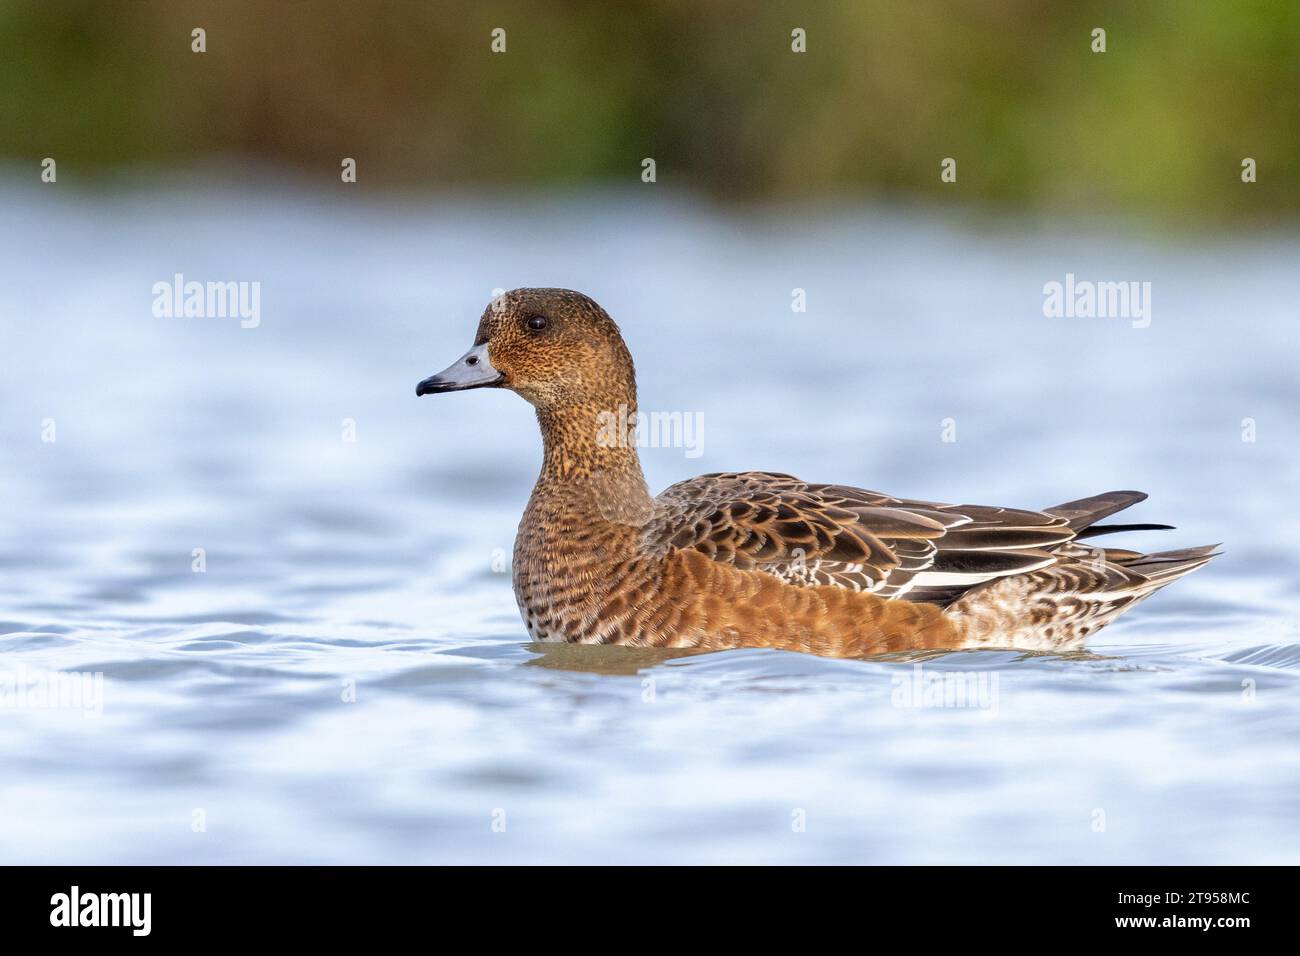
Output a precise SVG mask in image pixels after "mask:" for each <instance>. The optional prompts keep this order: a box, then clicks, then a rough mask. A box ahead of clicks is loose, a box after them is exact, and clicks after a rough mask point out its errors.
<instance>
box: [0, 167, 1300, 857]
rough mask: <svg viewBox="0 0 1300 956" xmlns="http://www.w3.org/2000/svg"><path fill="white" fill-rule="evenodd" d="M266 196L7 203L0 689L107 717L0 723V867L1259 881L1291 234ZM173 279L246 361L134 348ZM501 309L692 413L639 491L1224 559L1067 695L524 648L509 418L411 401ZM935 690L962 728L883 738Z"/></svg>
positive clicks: (580, 201) (1273, 682)
mask: <svg viewBox="0 0 1300 956" xmlns="http://www.w3.org/2000/svg"><path fill="white" fill-rule="evenodd" d="M259 179H266V177H264V176H259V175H252V174H250V175H249V177H248V178H247V180H246V182H245V183H244V184H243V185H239V186H231V185H229V184H225V185H216V184H207V185H200V186H194V185H185V184H176V185H170V186H165V187H162V188H157V187H153V188H150V189H126V190H123V191H120V192H114V193H108V194H79V193H77V192H76V191H75V190H74V188H73V187H71V186H65V185H63V184H62V183H60V185H58V186H57V187H44V188H42V189H32V188H28V187H26V186H23V187H19V186H17V185H13V184H12V180H11V181H10V182H11V185H8V186H4V187H0V208H3V210H4V227H3V231H2V232H0V245H2V247H3V248H2V251H3V255H2V256H0V318H2V319H3V336H4V338H3V341H2V342H0V348H2V349H3V355H4V365H3V377H2V378H0V439H2V441H0V447H3V452H4V461H3V468H2V469H0V501H3V504H4V520H3V521H2V522H0V620H2V621H3V625H2V626H0V654H2V655H3V657H2V658H0V664H2V665H3V670H4V671H5V672H6V673H7V674H9V675H14V674H17V673H20V672H21V673H24V674H28V675H37V676H38V677H39V676H40V675H45V674H47V673H48V672H50V671H59V672H66V673H79V672H89V673H102V675H103V687H102V694H103V696H102V713H100V714H99V716H87V715H86V713H84V712H83V711H84V710H90V711H92V712H93V711H94V710H95V709H96V708H95V707H94V706H89V705H88V706H87V707H83V708H82V709H78V708H76V707H64V708H60V709H42V708H38V707H34V706H26V707H13V706H10V707H6V708H4V709H0V753H3V755H4V766H5V771H4V774H3V776H2V778H0V860H3V861H4V862H27V863H235V862H254V863H290V862H308V863H451V862H473V863H489V862H538V861H554V862H566V863H567V862H619V863H630V862H672V861H683V862H885V863H920V862H959V863H990V862H998V863H1016V862H1022V863H1023V862H1076V863H1216V862H1243V863H1247V862H1249V863H1263V862H1269V863H1295V862H1297V861H1300V827H1298V826H1297V816H1298V815H1300V796H1298V794H1300V787H1297V783H1300V753H1298V751H1297V748H1296V731H1297V729H1298V727H1300V634H1298V633H1297V625H1296V610H1297V606H1298V605H1300V600H1298V598H1297V583H1298V578H1300V569H1298V567H1297V561H1296V559H1295V550H1294V547H1295V545H1294V542H1295V541H1296V540H1297V539H1298V538H1300V519H1297V511H1296V508H1295V506H1294V498H1293V494H1292V493H1293V491H1294V487H1295V479H1296V475H1297V470H1296V464H1297V451H1296V449H1297V448H1300V442H1297V438H1298V437H1300V436H1298V435H1297V424H1296V418H1295V410H1296V397H1297V384H1296V377H1297V376H1296V370H1297V358H1298V349H1297V345H1298V344H1300V343H1298V342H1297V333H1296V328H1297V323H1296V311H1297V306H1296V303H1297V302H1298V301H1300V296H1298V293H1300V279H1298V275H1297V270H1296V268H1295V265H1296V262H1297V261H1298V259H1297V254H1298V253H1300V242H1298V241H1297V238H1296V237H1295V236H1288V235H1259V236H1239V237H1229V238H1225V237H1223V236H1220V235H1214V236H1205V237H1203V238H1199V239H1195V240H1182V241H1170V240H1157V239H1152V238H1145V239H1144V238H1140V237H1136V236H1132V235H1130V236H1122V235H1121V236H1116V235H1115V234H1113V232H1111V231H1107V230H1106V229H1104V228H1102V227H1101V226H1092V227H1086V228H1085V227H1078V228H1062V227H1061V226H1060V225H1059V224H1054V223H1032V222H1018V221H1002V220H990V219H966V218H945V217H944V216H943V215H942V214H941V213H939V212H937V211H932V212H927V211H922V210H906V209H883V208H870V207H864V208H852V207H845V208H810V207H806V208H800V207H767V208H763V209H752V210H741V211H736V210H724V209H717V208H711V207H709V206H707V205H704V204H702V203H696V202H692V201H689V200H688V199H687V198H685V197H680V196H678V197H674V196H673V195H672V194H671V193H669V192H667V191H657V192H653V193H652V192H651V191H650V190H649V189H646V190H645V191H638V192H632V193H629V194H601V193H590V194H575V195H571V196H558V197H554V198H551V199H545V200H539V199H536V198H528V197H507V198H504V199H502V198H498V199H496V200H494V201H488V200H485V199H481V198H474V197H427V196H411V197H405V198H400V197H399V198H389V199H379V198H375V197H373V196H367V195H366V194H365V193H363V192H350V193H347V194H346V196H344V197H341V198H337V199H334V198H328V197H324V196H319V195H318V196H310V195H306V194H301V193H296V192H294V191H293V190H292V189H291V188H289V187H288V186H286V185H285V184H284V183H282V182H275V181H274V180H267V182H268V184H267V185H265V186H261V187H258V186H253V185H249V183H254V182H257V181H258V180H259ZM178 272H179V273H182V274H184V275H185V276H186V277H187V278H191V279H198V280H230V281H258V282H260V283H261V324H260V325H259V326H258V327H257V328H250V329H242V328H240V327H239V322H238V321H237V320H234V319H215V318H214V319H166V318H155V317H154V316H153V315H152V314H151V303H152V292H151V289H152V286H153V284H154V283H155V282H159V281H164V282H170V281H171V278H172V276H173V275H174V274H175V273H178ZM1067 272H1072V273H1074V274H1075V275H1076V276H1078V277H1080V278H1092V279H1098V280H1128V279H1132V280H1140V281H1150V282H1151V283H1152V322H1151V325H1150V327H1149V328H1145V329H1137V328H1133V326H1132V323H1131V322H1129V321H1127V320H1124V319H1091V320H1089V319H1047V318H1044V316H1043V314H1042V301H1043V296H1042V287H1043V284H1044V283H1045V282H1048V281H1052V280H1057V281H1063V280H1064V277H1065V274H1066V273H1067ZM518 285H564V286H570V287H574V288H579V289H582V290H584V291H587V292H589V293H590V294H592V295H593V296H594V297H596V298H597V299H598V300H599V301H601V302H602V303H604V304H605V305H606V306H607V307H608V308H609V309H610V311H611V312H612V313H613V314H614V316H615V317H616V318H617V319H618V320H619V321H620V323H621V324H622V325H623V327H624V330H625V332H626V335H627V339H628V342H629V344H630V347H631V349H632V351H633V354H634V355H635V356H636V358H637V363H638V368H639V371H640V380H641V398H642V406H643V408H645V409H647V410H653V409H659V410H676V411H687V412H698V413H700V414H701V415H702V416H703V420H704V423H705V432H704V444H703V454H702V455H700V456H699V457H698V458H688V457H687V456H686V454H685V452H684V450H683V449H671V448H668V449H649V450H647V451H646V452H645V453H644V460H645V465H646V471H647V475H648V477H649V479H650V483H651V485H652V486H653V487H654V488H656V489H658V488H662V487H664V486H665V485H667V484H669V483H671V482H673V481H677V480H680V479H682V478H686V477H689V476H691V475H694V474H698V473H701V472H705V471H721V470H731V469H746V468H763V469H768V470H774V471H789V472H793V473H796V474H799V475H801V476H803V477H805V478H808V479H810V480H823V481H839V482H844V483H855V484H858V485H861V486H865V487H870V488H876V489H880V490H885V491H892V492H896V493H901V494H907V495H911V496H915V497H921V498H934V499H940V500H965V501H973V502H979V503H995V504H1007V505H1021V506H1047V505H1051V504H1054V503H1056V502H1059V501H1063V500H1066V499H1070V498H1075V497H1079V496H1082V495H1085V494H1089V493H1094V492H1099V491H1103V490H1106V489H1109V488H1128V487H1136V488H1142V489H1144V490H1146V491H1148V492H1150V493H1151V495H1152V498H1151V500H1150V501H1148V502H1146V503H1144V504H1143V505H1140V506H1138V507H1137V508H1135V509H1134V510H1133V511H1132V512H1131V514H1132V516H1133V520H1139V521H1140V520H1147V521H1169V522H1171V523H1174V524H1177V525H1179V529H1178V530H1177V531H1174V532H1163V533H1161V534H1143V535H1140V536H1133V539H1132V544H1133V545H1134V546H1138V547H1147V548H1151V547H1161V546H1163V547H1176V546H1185V545H1197V544H1204V543H1210V542H1214V541H1224V542H1225V550H1226V553H1225V555H1224V556H1223V557H1222V558H1220V559H1218V560H1217V561H1216V562H1215V563H1214V564H1213V565H1211V566H1210V567H1209V568H1207V569H1204V570H1202V571H1199V572H1197V573H1196V574H1194V575H1192V576H1191V577H1189V578H1187V579H1185V580H1183V581H1181V582H1179V583H1178V584H1176V585H1175V586H1173V587H1171V588H1169V589H1168V590H1166V591H1164V592H1162V593H1161V594H1159V595H1157V596H1156V597H1155V598H1153V599H1152V600H1150V601H1149V602H1147V603H1146V604H1144V605H1143V606H1142V607H1141V608H1140V609H1138V610H1137V611H1135V612H1133V613H1131V614H1130V615H1128V616H1127V617H1125V618H1123V619H1122V620H1121V621H1120V622H1119V623H1117V624H1116V625H1114V626H1112V627H1110V628H1108V629H1106V630H1105V631H1103V632H1102V633H1101V634H1100V635H1099V636H1098V638H1097V639H1096V640H1095V641H1094V642H1093V643H1092V645H1091V646H1090V653H1088V654H1081V655H1073V656H1071V657H1069V658H1061V657H1043V656H1028V655H1021V654H1016V653H1013V652H998V651H989V652H968V653H959V654H948V655H940V656H937V657H927V658H925V659H924V660H920V661H913V660H893V661H834V660H822V659H817V658H811V657H806V656H800V655H796V654H790V653H783V652H776V651H765V650H739V651H732V652H726V653H719V654H707V655H698V656H687V657H684V658H678V659H666V658H665V657H664V655H662V654H651V653H648V652H637V651H631V650H626V649H619V648H569V647H559V648H550V649H545V648H540V647H537V646H532V645H527V644H525V643H523V641H524V640H525V636H524V632H523V629H522V626H521V624H520V622H519V619H518V616H517V613H516V610H515V607H514V601H513V597H512V595H511V592H510V581H509V574H508V555H509V552H510V547H511V543H512V539H513V532H514V527H515V525H516V523H517V521H518V517H519V512H520V510H521V509H522V507H523V504H524V501H525V500H526V498H527V495H528V492H529V489H530V486H531V481H532V478H533V477H534V476H535V473H536V468H537V465H538V462H539V456H540V449H539V442H538V437H537V435H536V430H535V423H534V421H533V419H532V415H531V411H530V410H529V409H528V407H527V406H526V405H525V404H524V403H523V402H522V401H521V400H519V399H518V398H516V397H514V396H512V395H509V394H505V393H488V392H477V393H468V394H465V395H450V396H439V397H436V398H432V399H428V398H426V399H421V400H416V398H415V396H414V385H415V383H416V382H417V381H418V380H419V379H421V378H423V377H424V376H426V375H428V374H430V373H431V372H434V371H437V370H438V369H440V368H442V367H443V366H444V365H446V364H447V363H448V362H450V361H451V360H452V359H453V358H455V357H456V356H457V355H459V354H460V353H461V352H462V351H463V350H464V348H466V347H467V346H468V345H469V343H470V341H471V338H472V335H473V329H474V326H475V323H476V321H477V317H478V314H479V312H480V311H481V310H482V308H483V305H484V304H485V302H486V300H487V299H488V297H489V295H490V293H491V290H492V289H493V288H495V287H513V286H518ZM796 287H797V288H803V289H805V290H806V293H807V301H808V311H807V312H806V313H804V314H797V313H793V312H792V311H791V307H790V303H791V290H792V289H794V288H796ZM50 419H52V420H53V427H54V429H55V431H54V437H55V439H56V440H54V441H42V432H43V429H45V428H46V427H47V426H48V424H49V422H48V421H47V420H50ZM945 419H952V420H953V421H954V422H955V427H956V430H957V441H955V442H943V441H941V440H940V438H941V433H942V429H943V427H944V425H943V423H944V420H945ZM1244 419H1253V421H1254V423H1255V428H1256V440H1255V441H1253V442H1249V441H1243V440H1242V437H1243V427H1244V426H1243V420H1244ZM345 420H351V421H352V422H353V423H354V428H355V439H356V440H355V441H352V442H349V441H345V440H343V439H344V434H345V428H346V427H347V425H346V422H345ZM47 437H48V436H47ZM200 548H201V549H203V554H204V556H205V560H206V571H204V572H202V573H196V572H195V571H194V570H193V566H194V562H195V561H196V560H197V559H196V557H195V549H200ZM918 665H919V666H920V667H921V669H922V670H921V671H920V674H921V675H922V676H921V677H919V678H918V677H916V676H915V675H916V674H917V672H916V671H915V668H916V667H917V666H918ZM931 674H933V675H938V676H939V677H941V678H942V677H944V676H945V675H947V676H948V679H950V680H957V679H962V680H969V681H970V684H969V686H970V687H971V688H972V689H973V690H975V691H976V692H977V696H976V697H975V699H974V702H975V703H977V704H984V705H986V706H971V707H907V706H902V705H904V704H906V703H907V700H906V699H905V698H906V694H907V692H908V690H909V689H910V688H911V687H912V686H913V685H912V683H911V682H912V681H913V680H918V679H919V680H924V679H926V678H925V675H931ZM91 686H92V687H93V685H91ZM963 686H966V685H963ZM980 693H982V695H983V696H979V694H980ZM353 698H355V699H354V700H353ZM503 825H504V830H502V826H503Z"/></svg>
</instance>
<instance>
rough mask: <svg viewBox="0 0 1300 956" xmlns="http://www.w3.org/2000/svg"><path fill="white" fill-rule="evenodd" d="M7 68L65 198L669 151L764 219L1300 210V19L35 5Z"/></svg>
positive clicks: (472, 175)
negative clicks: (1098, 42)
mask: <svg viewBox="0 0 1300 956" xmlns="http://www.w3.org/2000/svg"><path fill="white" fill-rule="evenodd" d="M194 27H202V28H204V29H205V30H206V31H207V52H205V53H194V52H192V51H191V48H190V44H191V40H190V31H191V30H192V29H193V28H194ZM494 27H503V28H504V29H505V30H506V37H507V50H506V52H505V53H495V54H494V53H492V52H491V51H490V49H489V43H490V32H491V30H492V29H493V28H494ZM795 27H801V28H803V29H805V30H806V31H807V44H808V51H807V52H806V53H794V52H791V30H792V29H794V28H795ZM1095 27H1102V28H1104V29H1105V30H1106V45H1107V50H1106V52H1105V53H1094V52H1093V51H1092V49H1091V44H1092V37H1091V31H1092V30H1093V28H1095ZM0 51H3V57H2V58H0V156H3V157H9V158H11V159H15V160H19V161H22V162H25V161H29V160H30V161H32V162H33V163H37V162H39V160H40V158H42V157H45V156H52V157H55V158H56V159H57V161H58V163H59V174H60V176H59V178H60V182H67V181H74V182H75V181H85V180H87V179H91V178H92V177H93V175H94V173H95V171H103V170H106V169H111V168H115V167H119V166H123V165H131V164H137V163H147V164H151V165H179V166H191V165H208V164H211V163H213V162H221V161H223V160H226V159H228V158H231V157H251V158H254V159H258V160H262V161H269V162H275V163H284V164H290V165H295V166H298V167H301V168H303V169H305V170H307V171H309V172H310V174H311V175H318V176H319V179H320V182H321V185H322V186H327V185H330V184H332V183H334V182H337V181H338V169H339V162H340V160H341V158H342V157H344V156H352V157H356V159H357V161H358V166H359V170H360V177H359V180H360V181H359V185H360V186H364V187H365V188H384V187H390V186H411V185H426V184H427V185H453V186H465V185H488V184H523V185H530V186H531V185H540V186H544V185H553V184H559V185H571V184H575V183H583V182H589V181H592V180H613V181H620V182H626V183H629V184H632V183H638V182H639V176H640V171H641V160H642V158H643V157H654V158H655V160H656V162H657V166H658V181H659V182H660V183H663V184H671V185H674V186H680V185H685V186H689V187H691V188H696V189H701V190H705V191H708V192H710V193H713V194H716V195H720V196H724V197H736V198H750V197H756V196H757V197H767V198H808V197H819V196H830V197H835V198H838V197H840V196H844V195H850V196H853V195H860V196H869V197H877V198H880V197H884V198H891V197H895V196H901V197H905V198H906V197H921V198H924V197H931V198H934V199H942V200H944V201H951V200H952V199H953V198H954V194H955V196H956V197H957V198H960V199H961V200H965V201H976V202H989V203H998V204H1005V205H1014V206H1022V207H1031V208H1036V209H1041V210H1044V211H1049V212H1055V211H1073V212H1079V211H1083V212H1093V211H1096V212H1107V211H1120V212H1122V213H1126V214H1130V215H1134V216H1140V217H1150V218H1154V219H1158V220H1165V221H1169V220H1175V221H1182V220H1186V219H1189V218H1195V219H1198V220H1228V219H1241V220H1260V219H1265V218H1281V217H1291V216H1293V215H1294V214H1295V213H1296V212H1297V210H1300V3H1295V2H1294V0H1142V2H1093V3H1089V2H1075V3H1070V4H1063V3H1046V2H1041V0H1001V2H993V0H987V2H974V0H948V2H939V0H810V2H806V3H801V4H794V3H779V2H775V3H763V2H759V0H752V2H740V0H714V2H703V0H699V2H687V0H659V2H649V0H642V2H621V3H609V4H599V3H594V2H572V3H560V2H546V0H501V2H494V0H484V2H481V3H472V4H471V3H465V4H453V3H436V2H428V0H378V2H342V0H339V2H329V0H262V2H251V0H248V2H239V0H226V2H222V0H210V2H197V0H195V2H187V0H174V2H173V0H110V2H92V0H86V2H72V0H8V2H4V3H0ZM944 157H954V158H955V159H956V160H957V163H958V167H957V172H958V177H957V183H956V184H944V183H941V182H940V178H939V171H940V162H941V160H942V159H943V158H944ZM1245 157H1252V158H1254V159H1255V160H1256V161H1257V163H1258V170H1259V172H1258V177H1259V181H1258V182H1257V183H1255V184H1253V185H1243V184H1242V182H1241V162H1242V160H1243V158H1245ZM35 168H36V167H35V165H34V166H33V169H35ZM34 175H35V174H34Z"/></svg>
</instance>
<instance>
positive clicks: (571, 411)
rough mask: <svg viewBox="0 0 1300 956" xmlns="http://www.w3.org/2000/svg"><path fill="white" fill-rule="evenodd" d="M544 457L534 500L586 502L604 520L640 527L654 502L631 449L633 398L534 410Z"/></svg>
mask: <svg viewBox="0 0 1300 956" xmlns="http://www.w3.org/2000/svg"><path fill="white" fill-rule="evenodd" d="M537 421H538V424H539V425H540V426H541V429H542V443H543V446H544V453H543V458H542V471H541V474H540V475H539V476H538V478H537V488H536V490H535V492H534V495H535V496H538V494H539V493H541V492H543V491H545V492H546V493H547V494H548V495H549V496H553V497H564V498H567V499H569V500H573V497H574V496H577V497H578V498H579V499H580V500H583V499H590V501H588V502H587V503H588V504H589V505H591V506H592V507H595V508H597V509H598V510H599V512H600V513H601V514H602V515H604V516H605V517H607V518H612V519H614V520H617V521H620V522H625V521H631V522H633V523H637V524H639V523H641V522H642V521H644V520H645V519H646V518H647V517H648V516H649V511H650V508H651V506H652V502H653V499H652V498H651V497H650V491H649V489H648V488H647V487H646V482H645V476H644V474H643V473H642V471H641V460H640V457H639V456H638V455H637V450H636V399H634V398H633V399H623V400H620V401H616V402H611V403H605V402H590V403H584V404H579V405H563V406H559V407H539V408H538V409H537Z"/></svg>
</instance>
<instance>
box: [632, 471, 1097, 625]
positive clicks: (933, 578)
mask: <svg viewBox="0 0 1300 956" xmlns="http://www.w3.org/2000/svg"><path fill="white" fill-rule="evenodd" d="M1072 517H1074V516H1073V515H1058V514H1047V513H1042V512H1036V511H1020V510H1015V509H1011V508H989V507H983V506H979V505H949V504H939V503H936V502H930V501H908V500H905V499H902V498H894V497H891V496H890V495H884V494H880V493H879V492H874V491H866V490H863V489H860V488H849V487H846V486H844V485H825V484H811V483H809V482H805V481H800V480H799V479H798V478H795V477H793V476H791V475H782V474H773V473H770V472H738V473H721V474H711V475H701V476H700V477H699V478H693V479H691V480H689V481H683V482H680V483H678V484H676V485H673V486H672V487H670V488H668V489H667V490H666V491H664V492H663V494H661V495H660V496H659V497H658V498H657V499H656V500H655V513H654V516H653V518H652V519H651V520H650V521H649V522H648V523H647V524H646V525H645V527H644V528H643V529H642V543H643V545H644V547H645V548H646V549H647V550H649V551H651V552H653V553H656V554H660V555H663V554H667V553H668V552H670V551H673V550H686V549H693V550H696V551H699V552H702V553H703V554H706V555H708V556H709V557H710V558H712V559H714V560H715V561H721V562H724V563H726V564H730V565H733V566H735V567H737V568H740V569H743V570H759V571H765V572H767V573H768V574H773V575H775V576H777V577H779V578H781V579H782V580H783V581H786V582H787V583H790V584H794V585H798V586H804V587H809V586H813V585H832V586H835V587H843V588H849V589H851V590H855V591H869V592H872V593H874V594H877V595H879V596H881V597H885V598H894V597H900V596H903V595H906V597H907V600H909V601H926V602H931V603H937V604H943V605H946V604H948V603H949V602H951V601H953V600H955V599H956V598H957V597H959V596H960V595H961V594H962V593H964V592H965V591H966V590H968V589H969V588H971V587H973V586H975V585H977V584H983V583H984V582H986V581H992V580H994V579H996V578H1000V577H1006V576H1008V575H1012V574H1023V573H1025V572H1027V571H1034V570H1037V569H1038V568H1044V567H1047V566H1048V565H1050V564H1052V563H1054V562H1055V560H1056V558H1054V557H1053V555H1052V554H1051V550H1052V549H1054V548H1056V547H1058V546H1059V545H1061V544H1062V543H1064V542H1066V541H1069V540H1070V539H1071V538H1073V537H1074V536H1075V533H1076V529H1075V528H1074V527H1072V526H1071V518H1072ZM1076 523H1077V522H1076Z"/></svg>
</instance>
